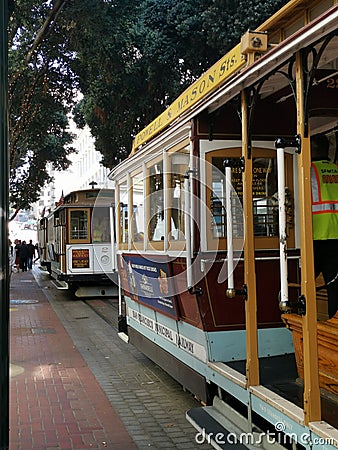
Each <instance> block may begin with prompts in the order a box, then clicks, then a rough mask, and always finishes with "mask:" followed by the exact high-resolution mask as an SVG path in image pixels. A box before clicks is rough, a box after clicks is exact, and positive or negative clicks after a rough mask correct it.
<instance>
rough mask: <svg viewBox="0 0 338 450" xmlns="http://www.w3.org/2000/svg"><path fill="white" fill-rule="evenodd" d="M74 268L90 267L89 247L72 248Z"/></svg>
mask: <svg viewBox="0 0 338 450" xmlns="http://www.w3.org/2000/svg"><path fill="white" fill-rule="evenodd" d="M72 268H73V269H88V268H89V249H87V248H85V249H81V248H79V249H73V250H72Z"/></svg>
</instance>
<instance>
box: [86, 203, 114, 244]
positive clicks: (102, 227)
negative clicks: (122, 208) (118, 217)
mask: <svg viewBox="0 0 338 450" xmlns="http://www.w3.org/2000/svg"><path fill="white" fill-rule="evenodd" d="M91 234H92V241H93V243H110V241H111V234H110V209H109V208H101V207H97V208H93V213H92V231H91Z"/></svg>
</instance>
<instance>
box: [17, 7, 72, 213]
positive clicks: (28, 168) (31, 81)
mask: <svg viewBox="0 0 338 450" xmlns="http://www.w3.org/2000/svg"><path fill="white" fill-rule="evenodd" d="M66 3H67V0H55V1H54V2H53V4H52V5H51V4H50V2H48V1H47V2H40V1H31V0H17V1H16V2H15V7H14V11H13V13H12V15H11V18H10V22H9V55H8V60H9V62H8V64H9V69H8V72H9V155H10V202H11V206H12V207H14V208H15V210H16V213H17V212H18V211H19V210H20V209H22V208H27V207H29V205H30V204H31V203H33V202H35V201H37V199H38V198H39V194H40V191H41V188H42V187H43V185H44V183H45V182H46V181H49V180H50V177H49V175H48V171H47V168H46V166H47V164H48V163H50V164H51V165H52V166H53V167H54V168H56V169H65V168H66V167H67V166H68V165H69V164H70V162H69V160H68V159H67V156H68V155H69V153H70V152H72V151H73V149H72V147H71V146H70V144H71V142H72V139H73V136H72V134H71V133H70V132H69V131H68V129H67V128H68V118H67V114H69V112H70V110H71V106H72V104H73V98H74V95H75V93H76V89H77V85H76V76H75V74H74V73H72V72H71V70H70V64H69V61H70V59H71V58H72V55H70V54H69V53H68V50H67V48H66V45H65V43H66V41H65V34H64V33H62V32H61V31H62V30H61V29H60V25H59V23H58V18H59V17H60V15H61V14H62V10H63V8H64V6H65V4H66Z"/></svg>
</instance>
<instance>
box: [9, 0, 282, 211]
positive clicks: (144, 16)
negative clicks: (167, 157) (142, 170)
mask: <svg viewBox="0 0 338 450" xmlns="http://www.w3.org/2000/svg"><path fill="white" fill-rule="evenodd" d="M285 3H286V0H284V1H282V0H277V1H272V0H265V1H261V0H239V1H238V2H237V1H236V2H235V1H234V0H213V1H210V0H141V1H140V0H128V1H127V0H53V1H51V0H45V1H38V0H16V1H15V9H14V12H13V14H12V16H11V20H10V29H9V43H10V48H9V100H10V101H9V112H10V166H11V174H10V175H11V176H10V191H11V194H10V200H11V203H12V205H14V206H15V207H16V208H17V209H19V208H25V207H27V206H28V205H29V204H31V203H33V202H34V201H36V200H37V199H38V197H39V192H40V190H41V188H42V186H43V184H44V183H45V182H47V181H49V180H50V177H49V175H48V170H47V166H48V165H51V166H52V167H54V168H55V169H65V168H67V167H68V165H69V160H68V155H69V154H70V153H71V152H72V151H73V150H74V149H73V148H72V146H71V143H72V135H71V133H70V132H69V129H68V115H69V113H70V111H71V110H72V109H73V107H74V105H75V104H76V102H77V100H76V98H77V97H78V93H79V92H81V93H82V94H83V98H82V100H81V101H80V102H78V103H77V104H76V106H75V108H74V109H73V112H74V115H75V119H76V122H77V124H78V125H79V126H83V125H84V124H85V123H87V124H88V125H89V127H90V129H91V132H92V135H93V136H94V138H95V140H96V149H97V150H98V151H100V152H101V154H102V163H103V164H104V165H105V166H107V167H110V168H111V167H113V166H114V165H116V163H118V162H119V161H120V160H121V159H123V158H125V157H126V156H127V155H128V154H129V152H130V149H131V143H132V138H133V136H135V135H136V133H137V132H138V131H140V129H142V128H143V127H144V126H145V125H147V124H148V123H149V122H150V121H151V120H153V119H154V118H155V117H156V116H157V115H158V114H160V113H161V112H162V111H163V110H164V109H165V108H166V107H167V106H168V105H169V104H170V103H171V102H172V101H173V100H174V99H175V98H176V97H177V96H178V95H179V94H180V93H181V92H182V91H183V90H184V89H185V88H186V87H187V86H188V85H189V84H191V83H192V82H193V81H194V80H195V79H196V78H198V77H199V76H200V75H201V73H202V72H204V71H205V70H206V69H208V68H209V67H210V66H211V65H212V64H213V63H214V62H215V61H216V60H218V59H219V58H220V57H221V56H222V55H223V54H224V53H226V52H227V51H228V50H229V49H230V48H231V47H233V46H234V45H235V44H237V43H238V42H239V40H240V37H241V35H242V34H243V33H244V32H245V31H246V30H247V29H248V28H255V27H256V26H257V25H258V24H260V23H261V22H263V21H264V20H265V19H266V18H267V17H269V16H270V15H271V14H272V13H273V12H274V11H276V10H277V9H278V8H279V7H280V6H282V5H283V4H285Z"/></svg>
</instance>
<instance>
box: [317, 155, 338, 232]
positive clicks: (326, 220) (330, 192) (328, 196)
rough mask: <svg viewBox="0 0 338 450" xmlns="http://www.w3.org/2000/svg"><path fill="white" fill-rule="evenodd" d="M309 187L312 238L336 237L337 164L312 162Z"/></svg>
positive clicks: (337, 211) (337, 220) (337, 230)
mask: <svg viewBox="0 0 338 450" xmlns="http://www.w3.org/2000/svg"><path fill="white" fill-rule="evenodd" d="M311 188H312V226H313V239H314V240H326V239H338V166H337V165H336V164H333V163H331V162H330V161H326V160H322V161H314V162H312V164H311Z"/></svg>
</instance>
